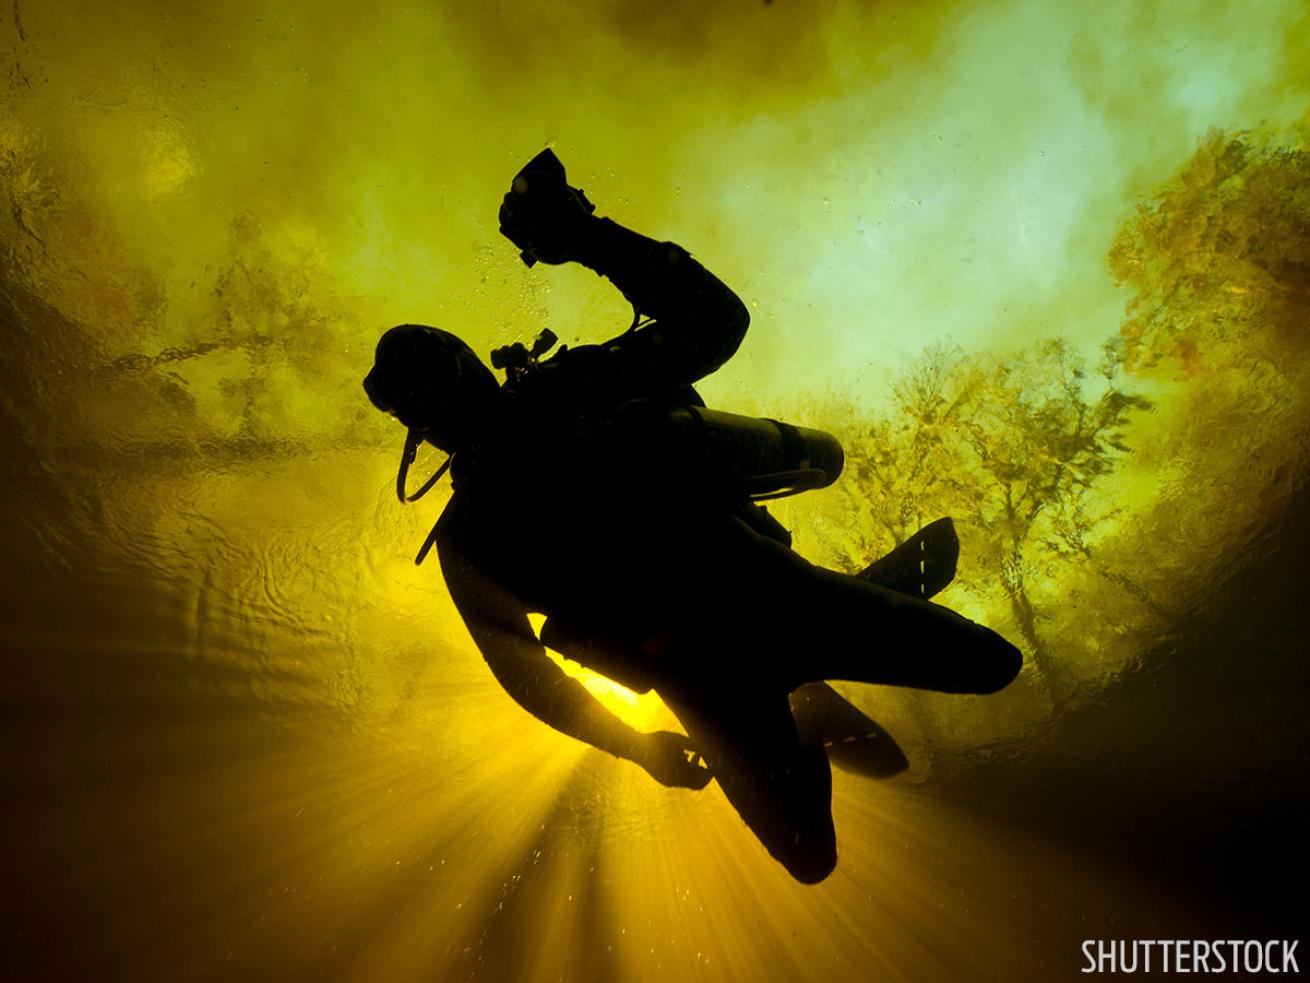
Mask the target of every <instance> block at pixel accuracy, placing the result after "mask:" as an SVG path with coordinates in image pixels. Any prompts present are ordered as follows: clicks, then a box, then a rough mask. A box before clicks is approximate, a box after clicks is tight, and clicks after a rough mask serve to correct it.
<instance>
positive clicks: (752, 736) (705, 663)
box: [364, 150, 1022, 883]
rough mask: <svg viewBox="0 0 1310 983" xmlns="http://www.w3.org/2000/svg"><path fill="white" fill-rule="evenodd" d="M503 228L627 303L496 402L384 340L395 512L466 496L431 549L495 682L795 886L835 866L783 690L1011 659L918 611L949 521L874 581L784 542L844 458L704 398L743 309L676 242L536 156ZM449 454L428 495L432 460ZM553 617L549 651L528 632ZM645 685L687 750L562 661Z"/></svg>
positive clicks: (451, 506) (807, 433)
mask: <svg viewBox="0 0 1310 983" xmlns="http://www.w3.org/2000/svg"><path fill="white" fill-rule="evenodd" d="M500 231H501V233H502V234H503V235H504V236H505V237H506V238H508V239H509V240H510V241H511V242H513V243H514V245H515V246H517V247H518V249H519V250H520V255H521V258H522V259H523V261H524V263H526V264H527V265H528V266H532V265H534V264H535V263H545V264H550V265H559V264H564V263H580V264H582V265H583V266H586V267H587V268H589V269H591V270H593V271H594V272H595V273H597V274H598V275H600V276H602V277H605V278H607V279H608V280H609V281H610V282H611V283H613V285H614V286H615V287H617V288H618V289H619V290H620V291H621V292H622V294H623V295H624V297H626V298H627V299H628V301H629V302H630V303H631V304H632V307H633V311H634V317H633V322H632V326H631V327H630V328H629V329H628V330H627V331H625V332H624V333H622V334H620V335H618V336H617V337H615V338H612V339H611V340H609V341H607V342H604V343H603V344H596V345H581V346H577V347H572V348H569V347H567V346H566V347H563V348H561V349H560V350H559V351H557V352H556V353H555V354H554V355H552V356H550V357H549V358H547V357H544V356H545V354H546V352H547V351H548V350H549V349H550V347H551V346H552V345H553V343H554V340H555V339H554V336H553V335H552V334H551V333H550V332H549V331H546V332H543V333H542V336H541V337H540V338H538V340H537V343H536V344H534V345H533V346H532V348H531V349H530V350H529V349H528V348H526V347H524V346H523V345H521V344H519V345H512V346H508V347H506V348H502V349H499V350H497V351H496V352H493V353H492V359H491V360H492V364H493V366H495V367H496V368H500V369H503V370H504V371H505V372H506V376H507V378H506V381H505V383H504V384H501V383H499V382H498V381H497V379H496V377H495V375H493V373H492V371H491V370H490V369H488V368H487V367H486V366H485V365H484V364H483V363H482V361H481V360H480V359H479V358H478V356H477V355H476V354H475V353H474V351H473V350H472V349H471V348H470V347H469V346H468V345H467V344H465V343H464V342H463V341H461V340H460V339H459V338H457V337H455V336H454V335H453V334H450V333H449V332H447V331H443V330H440V329H438V328H432V327H427V326H423V325H414V324H407V325H401V326H399V327H396V328H392V329H391V330H389V331H387V332H386V333H385V334H384V335H383V336H382V339H381V340H380V341H379V343H378V346H377V353H376V361H375V365H374V366H373V368H372V370H371V371H370V372H369V373H368V376H367V378H366V379H365V381H364V388H365V391H366V392H367V394H368V397H369V399H370V400H371V401H372V403H373V404H374V405H375V406H376V407H377V408H378V409H380V410H383V411H384V412H388V413H391V414H392V415H394V416H395V417H396V418H397V419H398V420H399V421H400V422H401V423H403V424H404V425H405V426H406V427H407V428H408V433H407V437H406V440H405V449H404V453H403V455H402V460H401V467H400V472H399V474H398V476H397V493H398V494H399V496H400V497H401V499H402V501H407V500H413V499H414V498H417V497H418V496H419V495H420V494H422V493H424V492H426V491H427V490H428V489H429V488H430V487H432V485H433V483H434V482H435V481H436V479H437V478H439V477H440V476H441V474H442V473H444V472H445V470H446V469H447V468H449V472H450V476H451V481H452V484H453V493H452V495H451V497H450V499H449V501H448V503H447V505H446V507H445V509H444V510H443V512H442V514H441V517H440V518H439V519H438V521H437V523H436V526H435V527H434V528H433V530H432V533H431V535H430V536H429V537H428V540H427V542H426V543H425V544H424V546H423V549H422V550H421V551H420V554H419V557H418V560H419V562H421V561H422V559H423V557H424V556H425V555H426V554H427V552H428V551H429V549H430V548H431V547H433V546H435V548H436V552H437V556H438V559H439V561H440V565H441V570H442V574H443V575H444V577H445V580H446V585H447V588H448V589H449V591H450V595H451V598H452V599H453V601H454V603H455V605H456V607H457V609H458V610H459V613H460V615H461V616H462V617H463V619H464V622H465V624H466V626H467V628H468V631H469V633H470V635H471V636H472V638H473V641H474V642H475V644H476V645H477V647H478V649H479V650H480V651H481V653H482V655H483V656H484V658H485V659H486V661H487V664H488V665H489V666H490V668H491V671H492V673H493V674H494V675H495V677H496V679H497V680H498V681H499V682H500V684H501V685H502V686H503V687H504V688H505V689H506V691H508V693H509V694H510V696H512V697H513V698H514V700H515V701H517V702H518V703H519V704H520V705H521V706H522V707H523V708H524V709H526V710H527V711H528V712H529V713H531V714H532V715H533V716H535V717H537V718H538V719H540V720H542V721H543V722H545V723H547V724H549V725H551V726H552V727H554V728H556V729H557V730H559V731H562V732H563V733H565V734H568V735H570V736H572V737H575V738H578V739H579V740H582V741H585V742H586V743H588V744H590V745H592V746H594V747H597V748H599V749H601V750H603V751H606V752H608V753H610V754H613V755H616V756H618V757H620V758H624V759H627V760H629V761H633V762H635V763H637V764H638V765H640V766H641V767H642V768H644V769H645V770H646V771H647V772H649V773H650V775H651V776H653V777H654V778H655V779H656V780H657V781H659V782H661V783H663V784H665V785H668V786H681V787H686V788H692V789H699V788H703V787H704V786H705V785H706V784H707V783H708V782H709V781H710V779H711V778H713V779H715V780H717V781H718V783H719V785H720V787H721V788H722V789H723V791H724V794H725V795H726V796H727V798H728V799H729V801H730V802H731V803H732V805H733V806H734V808H736V810H737V811H738V813H739V814H740V815H741V817H742V819H743V820H744V821H745V822H746V824H747V825H748V826H749V827H750V828H751V829H752V831H753V832H754V833H755V834H756V836H757V837H758V838H759V839H760V840H761V842H762V843H763V844H764V845H765V847H766V848H767V849H768V851H769V852H770V853H771V854H772V855H773V856H774V857H775V858H776V859H777V860H778V861H780V862H781V863H782V864H783V865H784V866H785V867H786V868H787V870H788V871H789V872H790V873H791V874H792V875H793V876H794V877H795V878H796V879H798V880H800V881H804V882H807V883H813V882H817V881H820V880H822V879H823V878H824V877H826V876H827V875H828V874H829V873H830V872H831V871H832V869H833V868H834V866H835V864H836V856H837V853H836V838H835V833H834V829H833V821H832V810H831V789H832V785H831V782H832V777H831V771H830V768H829V763H828V759H827V756H826V754H825V752H824V749H823V748H822V747H821V746H819V747H816V746H812V745H808V744H806V743H803V742H802V741H801V739H800V737H799V736H798V733H797V728H796V724H795V721H794V720H793V717H792V712H791V708H790V706H789V703H788V697H789V694H790V693H792V691H794V690H796V689H797V688H798V687H801V686H803V685H805V684H808V683H812V682H815V681H821V680H849V681H857V682H865V683H881V684H887V685H893V686H908V687H916V688H921V689H929V690H937V691H944V692H950V693H992V692H995V691H996V690H999V689H1001V688H1002V687H1004V686H1005V685H1007V684H1008V683H1009V682H1010V681H1011V680H1012V679H1014V677H1015V676H1016V675H1017V674H1018V672H1019V668H1020V665H1021V661H1022V660H1021V656H1020V653H1019V651H1018V649H1016V648H1015V647H1014V646H1013V645H1011V644H1010V643H1009V642H1007V641H1006V640H1005V639H1003V638H1002V637H1001V636H1000V635H998V634H996V633H995V632H993V631H991V630H989V629H987V628H984V627H982V626H980V625H977V624H975V623H973V622H971V621H969V620H967V619H966V618H964V617H962V616H960V615H958V614H956V613H955V612H953V611H951V610H949V609H947V608H945V607H941V606H939V605H936V604H933V603H931V602H930V601H929V600H928V598H929V597H931V596H932V595H933V594H934V593H936V591H938V590H940V589H941V588H942V587H944V586H945V585H946V584H947V583H948V582H949V581H950V580H951V578H952V577H953V576H954V571H955V563H956V557H957V555H958V541H957V540H956V538H955V535H954V531H953V529H952V527H951V524H950V520H949V519H944V520H939V521H938V522H935V523H933V524H931V525H929V526H927V527H925V528H924V529H923V530H921V531H920V532H919V533H918V534H917V535H916V536H915V537H913V538H911V539H910V540H908V541H907V542H905V543H903V544H901V545H900V546H899V547H898V548H897V549H896V550H894V551H893V552H892V553H891V554H888V556H886V557H883V558H882V559H881V560H879V561H877V562H876V563H874V564H872V565H871V566H870V567H869V568H867V569H866V570H865V571H863V572H862V573H860V574H858V575H848V574H844V573H839V572H836V571H833V570H828V569H824V568H822V567H819V566H815V565H813V564H811V563H809V562H808V561H806V560H805V559H804V558H802V557H801V556H800V555H799V554H797V553H795V552H794V551H793V550H792V549H791V548H790V545H791V537H790V535H789V533H788V532H787V530H786V529H785V528H784V527H783V526H782V525H781V524H780V523H778V522H777V521H776V520H775V519H774V518H773V517H772V516H770V515H769V514H768V512H767V511H766V510H765V509H764V508H763V507H761V506H760V505H758V504H757V502H758V501H759V500H761V499H764V498H768V497H775V496H778V495H781V494H790V493H794V492H797V491H803V490H806V489H809V488H815V487H821V486H823V485H826V484H829V483H831V482H832V481H833V480H835V478H836V477H837V474H839V473H840V471H841V467H842V452H841V448H840V446H839V445H838V443H837V442H836V440H835V439H833V438H832V437H830V436H829V435H827V434H824V433H821V432H819V431H816V430H809V429H806V428H802V427H796V426H792V425H790V424H787V423H783V422H780V421H772V420H755V419H751V418H747V417H741V416H735V415H733V414H728V413H721V412H718V411H714V410H710V409H708V408H706V407H705V406H704V402H703V401H702V400H701V398H700V396H699V395H698V394H697V392H696V390H695V389H694V388H693V384H694V383H695V382H696V381H697V380H699V379H701V378H703V377H705V376H707V375H709V374H710V373H711V372H714V371H715V370H716V369H718V368H719V367H720V366H722V365H723V364H724V363H725V362H726V361H727V360H728V359H729V358H731V357H732V355H733V354H734V353H735V352H736V351H737V348H738V346H739V345H740V344H741V341H742V339H743V337H744V335H745V333H746V329H747V325H748V323H749V316H748V314H747V311H746V308H745V306H744V305H743V304H742V302H741V301H740V300H739V299H738V298H737V296H736V295H735V294H734V293H733V292H732V291H731V290H730V289H729V288H728V287H727V286H725V285H724V284H723V283H722V282H721V281H720V280H719V279H718V278H716V277H715V276H714V275H712V274H711V273H710V272H709V271H707V270H706V269H705V268H704V267H703V266H702V265H701V264H700V263H698V262H697V261H696V260H695V259H693V258H692V257H691V255H690V254H689V253H688V252H687V251H686V250H685V249H683V248H682V247H680V246H678V245H675V244H674V243H671V242H660V241H657V240H654V239H651V238H647V237H646V236H643V235H640V234H638V233H637V232H634V231H632V230H630V229H627V228H625V227H624V226H622V225H619V224H618V223H616V222H614V221H612V220H610V219H605V218H599V217H597V216H596V215H595V214H594V207H593V206H592V204H591V202H590V201H589V200H588V199H587V198H586V196H585V194H584V193H583V192H582V191H581V190H580V189H577V188H574V187H571V186H570V185H569V184H568V183H567V179H566V174H565V170H564V167H563V165H562V164H561V163H560V161H559V160H558V159H557V158H556V157H555V155H554V154H553V153H552V152H551V151H549V150H546V151H543V152H542V153H541V154H539V155H538V156H537V157H535V158H534V159H533V160H532V161H530V162H529V163H528V164H527V165H526V166H525V167H524V168H523V169H522V170H521V171H520V172H519V173H518V175H516V176H515V178H514V180H513V182H512V185H511V188H510V190H509V192H508V193H507V194H506V195H505V197H504V201H503V203H502V205H501V208H500ZM423 442H426V443H429V444H431V445H433V446H435V447H437V448H439V449H440V450H442V451H445V452H446V453H447V454H448V455H449V456H448V458H447V460H446V463H445V464H444V465H443V466H442V468H441V470H439V471H438V472H437V473H436V474H435V475H433V476H432V478H431V479H430V480H429V481H428V482H427V483H426V484H425V485H424V486H423V487H422V488H420V489H419V491H418V492H417V493H415V494H414V495H407V492H406V476H407V470H408V467H409V465H410V463H411V462H412V460H413V458H414V455H415V452H416V450H417V448H418V446H419V445H420V444H421V443H423ZM530 613H536V614H542V615H545V618H546V620H545V622H544V624H543V626H542V629H541V634H540V636H538V635H537V633H536V632H534V631H533V629H532V627H531V625H530V623H529V620H528V615H529V614H530ZM547 646H549V647H550V648H551V649H554V650H555V651H558V652H560V653H561V654H563V655H564V656H566V657H567V658H570V659H573V660H575V661H577V662H579V663H581V664H583V665H585V666H587V667H589V668H591V669H593V670H595V671H597V672H599V673H601V674H602V675H605V676H607V677H609V678H611V679H614V680H615V681H617V682H619V683H622V684H624V685H625V686H628V687H629V688H631V689H633V690H635V691H637V692H648V691H650V690H651V689H654V690H655V691H656V692H658V694H659V695H660V697H661V699H662V700H663V701H664V703H665V704H666V705H667V706H668V707H669V708H670V710H671V711H672V712H673V713H674V715H675V716H676V717H677V718H678V720H679V721H680V722H681V723H682V724H683V726H684V727H685V729H686V731H687V735H688V736H686V737H684V736H683V735H681V734H676V733H672V732H668V731H661V732H658V733H653V734H647V733H640V732H638V731H636V730H635V729H634V728H632V727H630V726H628V725H627V724H626V723H624V722H623V721H622V720H620V719H619V718H617V717H616V716H614V715H613V714H612V713H610V712H609V711H608V710H607V709H606V708H605V707H604V706H603V705H602V704H601V703H599V702H598V701H597V700H596V699H595V698H594V697H593V696H592V695H591V694H590V693H589V692H588V691H587V689H586V688H585V687H584V686H582V684H580V683H579V682H577V681H576V680H574V679H572V678H571V677H569V676H568V675H566V674H565V673H564V672H563V671H562V670H561V669H560V668H559V667H558V666H557V665H556V664H555V663H554V662H552V661H551V659H550V658H549V657H548V656H547V654H546V647H547Z"/></svg>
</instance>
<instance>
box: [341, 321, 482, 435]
mask: <svg viewBox="0 0 1310 983" xmlns="http://www.w3.org/2000/svg"><path fill="white" fill-rule="evenodd" d="M364 392H366V393H367V394H368V398H369V401H370V402H372V404H373V405H374V406H376V407H377V408H378V409H380V410H382V411H383V412H384V413H390V414H391V415H392V416H394V417H395V418H396V419H398V420H399V421H400V422H401V423H403V424H405V426H407V427H409V428H410V429H412V430H416V431H418V432H419V434H420V435H421V436H422V438H423V439H424V440H427V441H428V442H429V443H431V444H435V445H436V446H437V447H440V448H441V449H442V450H444V451H446V452H447V453H454V452H455V451H456V450H457V449H458V448H459V447H460V446H462V445H463V444H464V443H466V442H467V441H468V439H469V438H470V437H471V436H472V435H473V434H474V433H476V432H477V430H478V428H479V426H480V424H481V423H482V422H483V421H484V420H485V419H486V417H487V416H488V414H490V413H491V412H493V411H494V408H495V405H496V403H497V401H498V400H499V398H500V384H499V383H498V382H497V381H496V377H495V376H494V375H492V374H491V370H490V369H488V368H487V367H486V366H485V365H483V364H482V361H481V360H480V359H479V358H478V356H477V355H476V354H474V352H473V349H472V348H470V347H469V346H468V345H466V344H465V343H464V342H462V341H460V340H459V339H458V338H456V337H455V336H454V335H453V334H451V333H450V332H449V331H442V330H441V329H440V328H430V327H428V326H427V325H424V324H402V325H400V326H399V327H395V328H392V329H391V330H390V331H388V332H387V333H386V334H384V335H383V336H382V339H381V340H380V341H379V342H378V347H377V353H376V354H375V356H374V363H373V368H372V370H371V371H370V372H369V374H368V375H367V376H365V377H364Z"/></svg>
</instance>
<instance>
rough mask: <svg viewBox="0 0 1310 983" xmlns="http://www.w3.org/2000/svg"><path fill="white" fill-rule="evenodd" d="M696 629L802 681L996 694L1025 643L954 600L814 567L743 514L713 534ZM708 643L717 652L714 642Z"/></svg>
mask: <svg viewBox="0 0 1310 983" xmlns="http://www.w3.org/2000/svg"><path fill="white" fill-rule="evenodd" d="M706 538H707V540H708V542H707V545H706V546H705V548H704V549H703V550H702V551H701V552H700V557H701V559H702V563H701V564H700V574H699V576H698V578H697V579H698V582H699V583H700V584H701V585H702V586H701V588H700V590H701V592H702V593H703V594H704V595H705V597H706V598H707V599H708V600H707V601H706V602H705V603H703V604H702V606H701V609H700V616H699V618H698V619H697V623H696V625H695V627H696V629H697V631H698V636H699V637H701V638H703V639H704V640H705V641H706V642H707V643H709V642H713V643H714V644H717V645H718V646H719V647H720V648H721V649H722V650H724V651H735V652H741V653H743V654H742V661H743V663H745V664H746V665H749V666H751V667H752V671H754V670H755V669H767V671H768V672H771V673H773V674H774V675H775V677H780V678H783V679H785V680H786V682H787V684H788V685H790V686H792V687H795V686H800V685H802V684H803V683H807V682H812V681H817V680H826V679H845V680H851V681H855V682H867V683H882V684H886V685H891V686H910V687H915V688H918V689H931V690H940V691H943V692H949V693H992V692H995V691H996V690H999V689H1001V688H1002V687H1004V686H1005V685H1007V684H1008V683H1009V682H1010V681H1011V680H1012V679H1014V677H1015V676H1016V675H1017V674H1018V672H1019V668H1020V665H1021V663H1022V656H1021V655H1020V653H1019V650H1018V649H1017V648H1015V647H1014V646H1013V645H1011V644H1010V643H1009V642H1007V641H1006V640H1005V639H1004V638H1002V637H1001V636H1000V635H998V634H997V633H996V632H994V631H992V630H990V629H988V628H984V627H983V626H982V625H978V624H975V623H974V622H972V621H970V620H969V619H967V618H965V617H962V616H961V615H959V614H956V613H955V612H954V611H951V610H950V609H949V608H945V607H942V606H940V605H937V604H932V603H930V602H928V601H925V600H920V599H918V598H914V597H909V596H906V595H904V594H900V593H897V592H895V591H891V590H888V589H886V588H884V587H880V586H878V585H877V584H874V583H871V582H869V581H867V580H864V579H862V578H860V577H855V576H850V575H848V574H843V573H838V572H837V571H835V570H827V569H824V568H823V567H819V566H815V565H814V564H812V563H810V562H808V561H807V560H805V559H804V558H803V557H801V556H799V555H798V554H796V553H794V552H793V551H791V550H790V549H787V548H786V547H785V546H783V545H782V544H780V543H777V542H773V541H771V540H769V539H766V538H764V537H761V536H758V535H756V534H755V533H753V532H752V531H751V530H750V529H748V528H747V527H746V526H745V525H744V524H742V523H740V522H732V523H725V524H722V525H720V526H718V527H716V528H715V529H713V530H710V531H708V532H707V537H706ZM707 650H710V651H713V649H712V648H707Z"/></svg>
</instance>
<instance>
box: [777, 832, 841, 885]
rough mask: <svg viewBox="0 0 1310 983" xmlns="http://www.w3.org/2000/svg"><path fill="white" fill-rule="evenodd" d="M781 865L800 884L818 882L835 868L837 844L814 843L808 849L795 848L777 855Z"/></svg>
mask: <svg viewBox="0 0 1310 983" xmlns="http://www.w3.org/2000/svg"><path fill="white" fill-rule="evenodd" d="M778 859H779V860H780V861H782V865H783V866H784V867H786V868H787V873H789V874H791V876H792V877H794V878H795V879H796V880H798V881H800V882H801V883H802V884H818V883H819V882H820V881H822V880H824V879H825V878H827V876H828V875H829V874H831V873H832V872H833V871H834V870H836V869H837V845H836V843H835V842H834V843H831V844H822V843H820V844H815V845H814V846H812V847H810V848H809V849H808V850H797V851H795V852H791V853H789V854H788V855H787V856H786V857H779V858H778Z"/></svg>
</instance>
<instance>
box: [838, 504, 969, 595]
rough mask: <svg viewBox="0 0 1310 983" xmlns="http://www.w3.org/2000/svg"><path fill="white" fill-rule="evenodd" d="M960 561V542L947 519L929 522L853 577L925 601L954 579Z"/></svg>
mask: <svg viewBox="0 0 1310 983" xmlns="http://www.w3.org/2000/svg"><path fill="white" fill-rule="evenodd" d="M959 559H960V540H959V538H958V537H956V535H955V524H954V523H953V522H951V520H950V518H949V517H947V518H944V519H938V520H937V521H936V522H930V523H928V525H926V526H924V527H923V528H922V529H920V530H919V531H918V532H916V533H915V534H914V535H913V536H911V537H910V538H909V539H907V540H906V541H905V542H903V543H901V545H899V546H897V547H896V548H895V549H894V550H892V551H891V552H890V553H888V554H887V555H886V556H884V557H882V558H881V559H878V560H875V561H874V562H873V563H871V564H869V565H868V566H867V567H865V568H864V569H863V570H861V571H860V572H859V573H858V574H856V576H857V577H859V578H861V579H862V580H867V581H870V582H871V583H875V584H877V585H878V586H879V587H886V588H887V589H888V590H894V591H898V592H899V593H901V594H909V595H910V596H911V597H918V598H921V599H923V600H925V601H926V600H927V599H928V598H930V597H932V596H933V595H935V594H936V593H937V592H938V591H940V590H942V588H944V587H945V586H946V585H947V584H949V583H950V582H951V581H952V580H953V579H954V578H955V568H956V564H957V563H958V562H959Z"/></svg>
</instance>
